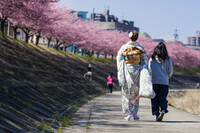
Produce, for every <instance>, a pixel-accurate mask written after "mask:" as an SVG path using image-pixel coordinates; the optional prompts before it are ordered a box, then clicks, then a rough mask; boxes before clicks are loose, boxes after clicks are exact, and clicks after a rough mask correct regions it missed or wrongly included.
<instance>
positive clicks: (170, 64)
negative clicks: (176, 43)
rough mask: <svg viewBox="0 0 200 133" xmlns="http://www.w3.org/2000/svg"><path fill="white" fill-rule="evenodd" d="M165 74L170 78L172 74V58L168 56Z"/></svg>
mask: <svg viewBox="0 0 200 133" xmlns="http://www.w3.org/2000/svg"><path fill="white" fill-rule="evenodd" d="M167 74H168V76H169V78H171V77H172V75H173V64H172V60H171V59H170V58H169V63H168V70H167Z"/></svg>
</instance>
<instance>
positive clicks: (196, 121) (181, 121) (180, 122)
mask: <svg viewBox="0 0 200 133" xmlns="http://www.w3.org/2000/svg"><path fill="white" fill-rule="evenodd" d="M161 122H162V123H200V121H161Z"/></svg>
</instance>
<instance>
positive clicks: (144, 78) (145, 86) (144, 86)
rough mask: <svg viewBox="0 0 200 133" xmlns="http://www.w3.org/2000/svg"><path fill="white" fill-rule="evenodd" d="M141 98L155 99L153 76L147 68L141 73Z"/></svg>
mask: <svg viewBox="0 0 200 133" xmlns="http://www.w3.org/2000/svg"><path fill="white" fill-rule="evenodd" d="M139 96H140V97H144V98H149V99H153V98H154V97H155V92H154V91H153V85H152V80H151V76H150V73H149V71H148V69H147V68H143V69H142V70H141V72H140V90H139Z"/></svg>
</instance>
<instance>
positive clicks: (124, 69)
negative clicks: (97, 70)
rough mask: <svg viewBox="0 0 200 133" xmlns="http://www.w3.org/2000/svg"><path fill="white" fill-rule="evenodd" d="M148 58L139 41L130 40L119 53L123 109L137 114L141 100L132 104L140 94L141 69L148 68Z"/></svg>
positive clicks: (125, 111)
mask: <svg viewBox="0 0 200 133" xmlns="http://www.w3.org/2000/svg"><path fill="white" fill-rule="evenodd" d="M147 63H148V58H147V54H146V51H145V50H144V48H143V47H142V46H141V45H140V44H138V43H137V42H133V41H128V42H127V43H126V44H125V45H123V46H122V47H121V48H120V50H119V51H118V54H117V69H118V80H119V86H120V88H121V97H122V111H123V112H124V113H125V114H127V115H131V114H137V112H138V108H139V100H137V101H136V102H135V103H134V104H131V102H130V100H134V99H135V98H136V97H137V96H138V95H139V84H140V71H141V69H142V68H144V67H146V68H147Z"/></svg>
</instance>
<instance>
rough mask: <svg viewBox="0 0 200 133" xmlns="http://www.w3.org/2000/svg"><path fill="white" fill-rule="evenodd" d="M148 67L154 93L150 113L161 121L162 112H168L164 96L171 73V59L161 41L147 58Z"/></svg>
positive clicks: (166, 93) (165, 95) (166, 92)
mask: <svg viewBox="0 0 200 133" xmlns="http://www.w3.org/2000/svg"><path fill="white" fill-rule="evenodd" d="M149 69H150V73H151V75H152V83H153V90H154V92H155V93H156V96H155V98H154V99H152V100H151V105H152V114H153V115H156V121H162V119H163V116H164V114H165V113H167V112H168V110H167V102H168V101H167V99H166V98H167V95H168V90H169V78H171V76H172V74H173V65H172V61H171V59H170V57H169V56H168V52H167V48H166V46H165V44H164V43H163V42H160V43H159V44H158V45H157V46H156V47H155V49H154V52H153V55H152V56H151V58H150V60H149ZM160 113H161V115H160Z"/></svg>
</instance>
